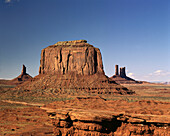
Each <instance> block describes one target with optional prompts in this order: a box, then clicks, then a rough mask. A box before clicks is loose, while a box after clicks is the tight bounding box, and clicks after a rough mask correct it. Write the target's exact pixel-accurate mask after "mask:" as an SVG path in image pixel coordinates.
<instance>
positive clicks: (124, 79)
mask: <svg viewBox="0 0 170 136" xmlns="http://www.w3.org/2000/svg"><path fill="white" fill-rule="evenodd" d="M110 79H111V80H112V81H115V82H116V83H118V84H139V83H142V82H140V81H136V80H134V79H132V78H130V77H128V76H126V68H125V67H121V68H120V74H119V66H118V65H115V75H113V76H112V77H110Z"/></svg>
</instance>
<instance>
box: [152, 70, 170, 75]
mask: <svg viewBox="0 0 170 136" xmlns="http://www.w3.org/2000/svg"><path fill="white" fill-rule="evenodd" d="M149 76H170V72H169V71H164V70H156V71H154V72H153V73H150V74H149Z"/></svg>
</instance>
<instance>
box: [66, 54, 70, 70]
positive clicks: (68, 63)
mask: <svg viewBox="0 0 170 136" xmlns="http://www.w3.org/2000/svg"><path fill="white" fill-rule="evenodd" d="M70 56H71V54H70V51H69V54H68V56H67V71H68V66H69V58H70Z"/></svg>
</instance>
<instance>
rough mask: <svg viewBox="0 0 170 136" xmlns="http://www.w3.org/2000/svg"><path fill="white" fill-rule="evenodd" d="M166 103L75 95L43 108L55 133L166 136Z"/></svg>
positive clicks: (64, 135)
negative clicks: (111, 99) (72, 98)
mask: <svg viewBox="0 0 170 136" xmlns="http://www.w3.org/2000/svg"><path fill="white" fill-rule="evenodd" d="M169 104H170V103H166V102H156V101H138V102H132V103H128V102H127V101H123V100H119V101H106V100H105V99H103V98H101V97H77V98H76V99H74V100H68V101H65V102H54V103H51V104H48V105H46V106H45V107H44V109H46V110H47V112H48V115H49V117H50V118H51V119H52V123H53V126H54V134H55V135H56V136H67V135H70V136H135V135H138V136H139V135H141V136H143V135H144V136H152V135H154V136H156V135H158V136H168V135H170V128H169V125H170V116H169V112H170V111H169V110H168V109H167V108H168V107H169ZM132 107H133V108H132ZM151 107H153V109H151ZM49 108H51V109H50V110H49ZM52 109H53V110H52Z"/></svg>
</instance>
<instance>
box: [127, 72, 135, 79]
mask: <svg viewBox="0 0 170 136" xmlns="http://www.w3.org/2000/svg"><path fill="white" fill-rule="evenodd" d="M127 76H128V77H130V78H134V79H135V76H134V73H127Z"/></svg>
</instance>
